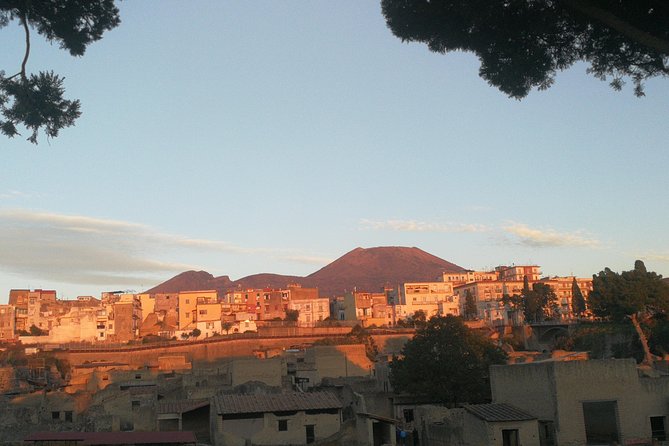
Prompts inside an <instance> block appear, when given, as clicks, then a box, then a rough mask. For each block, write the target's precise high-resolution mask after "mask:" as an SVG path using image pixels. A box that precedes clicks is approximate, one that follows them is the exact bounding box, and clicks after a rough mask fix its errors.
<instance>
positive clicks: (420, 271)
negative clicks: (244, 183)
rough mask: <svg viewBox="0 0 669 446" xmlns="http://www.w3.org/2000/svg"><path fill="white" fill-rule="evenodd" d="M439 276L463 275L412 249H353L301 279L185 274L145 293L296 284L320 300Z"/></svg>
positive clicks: (268, 275) (455, 267) (448, 264)
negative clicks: (315, 292) (315, 291)
mask: <svg viewBox="0 0 669 446" xmlns="http://www.w3.org/2000/svg"><path fill="white" fill-rule="evenodd" d="M444 271H454V272H462V271H466V269H465V268H463V267H461V266H458V265H456V264H454V263H451V262H449V261H447V260H444V259H441V258H439V257H437V256H435V255H433V254H430V253H428V252H426V251H423V250H422V249H419V248H416V247H411V248H409V247H402V246H380V247H373V248H361V247H357V248H354V249H353V250H351V251H349V252H347V253H346V254H344V255H342V256H341V257H339V258H338V259H336V260H334V261H332V262H330V263H329V264H328V265H325V266H324V267H323V268H321V269H319V270H317V271H315V272H313V273H311V274H309V275H307V276H304V277H302V276H291V275H282V274H272V273H260V274H252V275H250V276H246V277H242V278H241V279H238V280H234V281H233V280H231V279H230V277H229V276H227V275H224V276H219V277H214V276H213V275H212V274H210V273H208V272H206V271H184V272H182V273H180V274H177V275H176V276H174V277H172V278H171V279H168V280H166V281H165V282H162V283H161V284H158V285H156V286H155V287H153V288H151V289H149V290H147V291H146V293H175V292H179V291H195V290H217V291H219V292H221V293H225V292H227V291H230V290H234V289H251V288H282V287H285V286H287V285H289V284H299V285H301V286H303V287H306V288H318V289H319V294H320V295H321V296H324V297H332V296H337V295H341V294H343V293H344V292H346V291H352V290H353V289H357V290H358V291H368V292H378V291H381V290H382V289H383V287H384V286H387V285H390V286H397V285H399V284H401V283H405V282H427V281H434V280H436V278H437V277H438V276H440V275H441V273H443V272H444Z"/></svg>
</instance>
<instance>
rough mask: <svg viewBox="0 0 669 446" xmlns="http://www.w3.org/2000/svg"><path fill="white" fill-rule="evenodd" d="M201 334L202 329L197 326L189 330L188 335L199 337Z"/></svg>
mask: <svg viewBox="0 0 669 446" xmlns="http://www.w3.org/2000/svg"><path fill="white" fill-rule="evenodd" d="M201 334H202V331H201V330H200V329H199V328H194V329H193V331H191V332H190V335H191V336H192V337H194V338H199V337H200V335H201Z"/></svg>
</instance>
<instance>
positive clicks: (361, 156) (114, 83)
mask: <svg viewBox="0 0 669 446" xmlns="http://www.w3.org/2000/svg"><path fill="white" fill-rule="evenodd" d="M119 6H120V8H121V19H122V23H121V25H120V26H119V27H118V28H116V29H114V30H112V31H111V32H108V33H107V34H105V36H104V38H103V39H102V40H101V41H99V42H97V43H95V44H93V45H91V46H90V47H89V48H88V50H87V52H86V54H85V56H84V57H82V58H73V57H71V56H70V55H69V54H68V53H67V52H65V51H62V50H60V49H58V47H57V45H50V44H48V43H46V42H44V41H43V40H42V39H41V37H40V36H37V35H36V34H34V35H33V40H32V52H31V57H30V60H29V64H28V69H29V70H30V71H33V72H36V71H39V70H54V71H55V72H57V73H59V74H61V75H63V76H65V78H66V80H65V85H66V89H67V95H68V96H69V97H71V98H79V99H80V100H81V102H82V111H83V115H82V117H81V118H80V119H79V120H78V121H77V124H76V126H75V127H71V128H68V129H65V130H63V131H62V132H61V135H60V136H59V137H58V138H56V139H53V140H47V139H46V138H44V137H43V136H41V138H40V144H39V146H34V145H32V144H30V143H28V142H27V141H26V140H25V138H22V137H17V138H14V139H13V140H8V139H6V138H2V139H0V157H1V162H0V166H1V167H0V168H1V169H2V174H1V175H0V302H4V301H6V299H7V295H8V292H9V290H10V289H11V288H54V289H56V290H57V291H58V292H59V296H60V297H63V298H74V297H76V296H77V295H89V294H90V295H96V296H97V295H99V294H100V292H101V291H104V290H110V289H133V290H137V291H140V290H143V289H147V288H149V287H151V286H154V285H156V284H158V283H160V282H162V281H164V280H166V279H168V278H170V277H172V276H173V275H175V274H177V273H179V272H181V271H185V270H188V269H198V270H199V269H203V270H206V271H209V272H210V273H212V274H214V275H216V276H218V275H224V274H226V275H229V276H230V277H231V278H232V279H238V278H240V277H244V276H246V275H249V274H255V273H260V272H274V273H280V274H295V275H307V274H309V273H311V272H314V271H316V270H317V269H319V268H321V267H322V266H324V265H326V264H327V263H329V262H330V261H332V260H334V259H336V258H337V257H339V256H341V255H343V254H344V253H346V252H348V251H349V250H351V249H353V248H355V247H358V246H361V247H373V246H390V245H393V246H417V247H419V248H421V249H423V250H425V251H427V252H430V253H432V254H434V255H437V256H439V257H441V258H444V259H446V260H449V261H451V262H454V263H456V264H458V265H461V266H463V267H466V268H471V269H482V268H492V267H494V266H496V265H500V264H511V263H515V264H523V263H533V264H538V265H540V266H541V267H542V270H543V272H544V273H545V274H546V275H569V274H572V273H573V274H576V275H578V276H581V277H588V276H590V275H592V274H594V273H597V272H598V271H600V270H602V269H603V268H604V267H605V266H609V267H611V268H612V269H614V270H617V271H620V270H624V269H631V268H632V267H633V264H634V260H635V259H637V258H641V259H643V260H645V261H646V266H647V267H648V268H649V269H651V270H655V271H657V272H658V273H660V274H663V275H667V274H669V243H668V241H669V238H668V237H667V236H666V223H665V222H666V221H667V220H668V219H669V215H668V214H669V206H668V204H669V203H668V199H667V190H669V179H668V176H667V174H666V166H667V165H668V164H669V150H667V149H668V148H667V144H668V140H669V138H668V136H669V126H667V125H666V115H667V109H668V108H669V89H668V88H667V86H668V85H669V84H668V83H667V82H669V81H668V80H666V79H665V80H654V81H651V82H648V83H647V84H646V92H647V96H646V97H645V98H640V99H639V98H636V97H634V95H633V92H632V88H631V87H628V88H625V89H624V90H623V91H622V92H615V91H613V90H612V89H611V88H609V87H608V85H607V84H606V83H605V82H601V81H598V80H596V79H594V78H592V77H590V76H588V75H587V74H586V67H585V66H584V65H577V66H574V67H572V68H571V69H570V70H568V71H566V72H562V73H560V74H558V76H557V78H556V82H555V85H554V86H553V87H552V88H551V89H549V90H547V91H541V92H537V91H534V92H532V93H531V94H530V95H529V97H527V98H526V99H524V100H522V101H516V100H513V99H509V98H507V97H506V96H505V95H504V94H502V93H501V92H499V91H498V90H496V89H494V88H492V87H490V86H488V85H487V84H486V83H485V81H483V80H482V79H480V78H479V77H478V66H479V64H478V61H477V60H476V58H475V57H474V56H472V55H470V54H463V53H451V54H447V55H438V54H434V53H430V52H429V51H428V50H427V49H426V48H425V46H423V45H420V44H406V43H402V42H401V41H400V40H398V39H397V38H396V37H394V36H393V35H392V34H391V33H390V31H389V30H388V29H387V28H386V25H385V22H384V20H383V17H382V15H381V12H380V6H379V3H378V2H377V1H371V0H370V1H359V0H340V1H337V2H326V1H306V0H305V1H297V0H295V1H291V2H287V1H285V2H276V1H254V2H242V1H234V2H230V1H200V2H185V1H166V0H165V1H161V2H159V3H157V2H146V1H145V2H129V1H128V2H122V3H120V5H119ZM0 39H2V40H1V41H2V47H3V51H2V52H0V69H3V70H5V72H6V73H7V74H13V73H14V72H16V71H18V69H19V67H20V63H21V59H22V57H23V51H24V46H23V39H24V37H23V34H22V32H21V29H20V28H19V26H18V25H17V24H16V23H11V24H10V25H9V26H8V27H5V28H3V29H1V30H0Z"/></svg>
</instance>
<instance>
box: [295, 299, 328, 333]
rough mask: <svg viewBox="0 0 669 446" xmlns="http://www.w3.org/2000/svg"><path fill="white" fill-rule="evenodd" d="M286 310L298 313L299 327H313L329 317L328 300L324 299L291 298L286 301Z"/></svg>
mask: <svg viewBox="0 0 669 446" xmlns="http://www.w3.org/2000/svg"><path fill="white" fill-rule="evenodd" d="M288 309H289V310H297V311H299V315H298V319H297V323H298V325H299V326H300V327H313V326H314V325H316V323H317V322H319V321H323V320H325V319H327V318H328V317H330V300H329V299H328V298H326V297H316V298H313V297H311V298H310V297H303V298H293V299H291V300H290V301H288Z"/></svg>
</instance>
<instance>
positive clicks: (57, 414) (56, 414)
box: [51, 411, 60, 420]
mask: <svg viewBox="0 0 669 446" xmlns="http://www.w3.org/2000/svg"><path fill="white" fill-rule="evenodd" d="M51 419H52V420H60V412H58V411H53V412H51Z"/></svg>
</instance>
